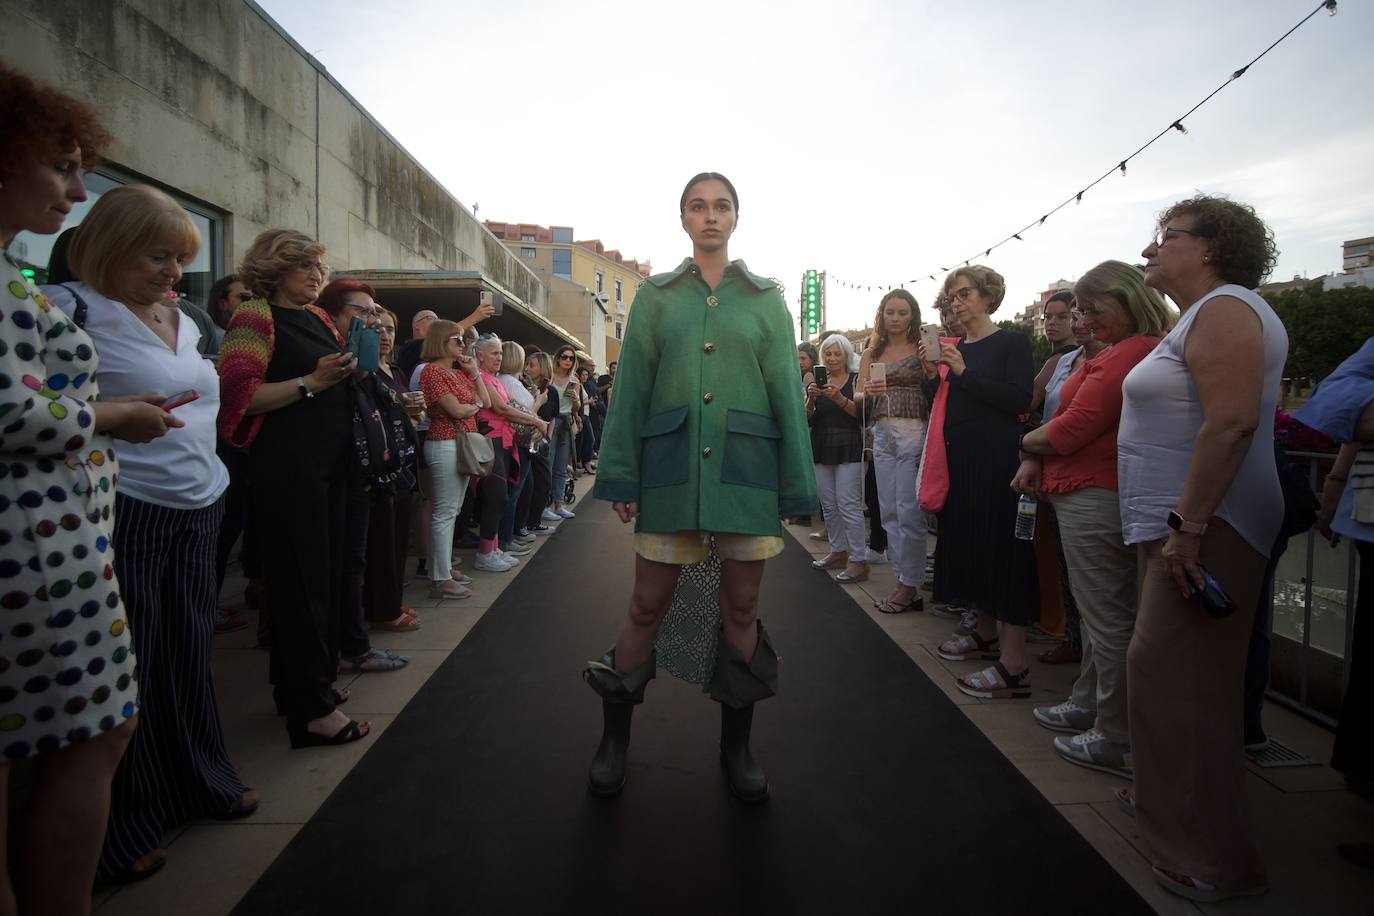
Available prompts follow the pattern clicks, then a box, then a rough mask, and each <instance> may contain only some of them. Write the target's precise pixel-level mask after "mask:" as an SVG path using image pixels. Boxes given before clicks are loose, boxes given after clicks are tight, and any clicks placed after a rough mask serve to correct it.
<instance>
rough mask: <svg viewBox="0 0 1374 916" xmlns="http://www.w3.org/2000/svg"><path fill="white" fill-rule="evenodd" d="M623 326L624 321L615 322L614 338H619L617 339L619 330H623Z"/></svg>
mask: <svg viewBox="0 0 1374 916" xmlns="http://www.w3.org/2000/svg"><path fill="white" fill-rule="evenodd" d="M624 328H625V325H624V323H622V322H619V321H617V322H616V323H615V339H616V340H619V339H620V332H621V331H622V330H624Z"/></svg>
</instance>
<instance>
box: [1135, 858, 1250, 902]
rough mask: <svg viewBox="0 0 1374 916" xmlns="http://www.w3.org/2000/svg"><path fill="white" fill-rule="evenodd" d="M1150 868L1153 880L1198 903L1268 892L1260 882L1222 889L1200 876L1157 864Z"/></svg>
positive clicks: (1166, 888)
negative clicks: (1153, 875) (1153, 876)
mask: <svg viewBox="0 0 1374 916" xmlns="http://www.w3.org/2000/svg"><path fill="white" fill-rule="evenodd" d="M1150 869H1151V870H1152V871H1154V873H1155V880H1156V881H1158V882H1159V883H1160V884H1162V885H1164V889H1165V890H1168V891H1171V892H1173V893H1175V894H1178V895H1179V896H1180V897H1184V898H1186V899H1188V900H1195V901H1197V902H1198V903H1220V902H1221V901H1223V900H1229V899H1230V898H1232V897H1254V896H1257V895H1259V894H1265V893H1268V892H1269V888H1268V887H1266V886H1265V885H1263V884H1261V885H1259V886H1257V887H1247V888H1241V889H1238V890H1232V891H1228V890H1222V889H1221V888H1219V887H1217V886H1216V885H1213V884H1208V883H1207V882H1206V881H1203V880H1202V879H1200V878H1193V877H1190V876H1189V875H1182V874H1179V873H1178V872H1173V871H1169V870H1168V869H1165V868H1160V867H1159V866H1158V865H1151V866H1150Z"/></svg>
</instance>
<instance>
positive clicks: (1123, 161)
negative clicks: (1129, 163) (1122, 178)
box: [1117, 159, 1126, 175]
mask: <svg viewBox="0 0 1374 916" xmlns="http://www.w3.org/2000/svg"><path fill="white" fill-rule="evenodd" d="M1117 168H1119V169H1121V174H1122V175H1125V174H1126V161H1125V160H1124V159H1123V160H1122V161H1121V164H1120V165H1118V166H1117Z"/></svg>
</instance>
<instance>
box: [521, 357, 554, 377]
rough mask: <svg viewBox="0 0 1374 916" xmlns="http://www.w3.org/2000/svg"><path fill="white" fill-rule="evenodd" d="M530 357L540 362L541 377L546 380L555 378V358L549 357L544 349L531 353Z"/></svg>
mask: <svg viewBox="0 0 1374 916" xmlns="http://www.w3.org/2000/svg"><path fill="white" fill-rule="evenodd" d="M529 359H532V360H534V361H535V362H536V363H538V364H539V375H540V378H542V379H543V380H544V381H546V382H547V381H548V380H549V379H551V378H553V360H552V359H550V358H549V354H547V353H545V352H544V351H543V350H540V351H539V352H538V353H531V354H530V355H529ZM528 361H529V360H526V362H528Z"/></svg>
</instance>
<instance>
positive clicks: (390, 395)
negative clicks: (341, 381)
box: [352, 377, 415, 492]
mask: <svg viewBox="0 0 1374 916" xmlns="http://www.w3.org/2000/svg"><path fill="white" fill-rule="evenodd" d="M352 388H353V392H352V393H353V453H354V455H355V457H356V458H357V461H358V467H359V468H360V469H361V471H362V472H363V475H364V477H366V479H367V481H368V483H369V484H371V485H372V486H373V487H381V488H383V489H387V490H390V491H392V492H404V491H408V490H410V489H411V488H413V487H414V486H415V473H414V471H413V470H412V466H413V465H414V461H415V429H414V427H413V426H411V424H410V419H409V418H408V417H407V416H406V414H405V410H404V408H402V406H401V404H400V402H399V401H398V400H397V398H396V395H395V393H394V392H392V391H391V389H390V388H387V387H386V386H384V385H382V384H381V383H379V382H377V380H376V379H375V378H372V377H369V378H366V379H363V380H362V381H361V382H359V383H358V384H356V385H353V386H352Z"/></svg>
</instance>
